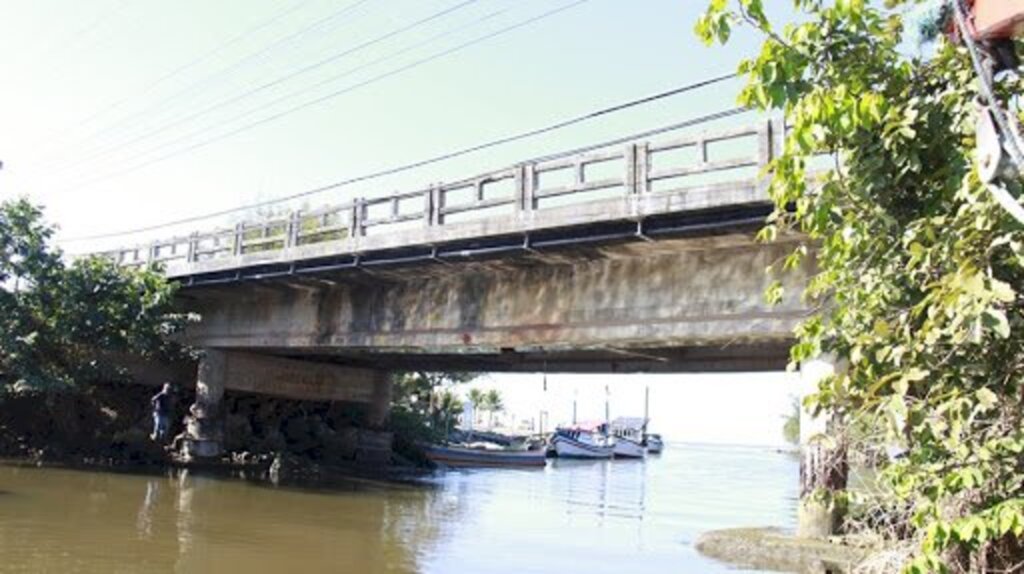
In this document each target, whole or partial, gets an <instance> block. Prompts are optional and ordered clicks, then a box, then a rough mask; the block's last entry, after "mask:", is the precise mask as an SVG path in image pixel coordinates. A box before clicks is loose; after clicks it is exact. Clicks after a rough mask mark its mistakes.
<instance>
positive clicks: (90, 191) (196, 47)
mask: <svg viewBox="0 0 1024 574" xmlns="http://www.w3.org/2000/svg"><path fill="white" fill-rule="evenodd" d="M705 5H706V1H705V0H632V1H625V0H585V1H582V2H577V1H576V0H218V1H216V2H210V1H208V0H179V1H176V2H169V1H166V0H163V1H161V0H39V1H35V2H16V1H14V0H3V2H2V3H0V53H2V54H4V58H3V65H2V68H0V74H2V80H0V85H2V88H0V160H2V161H3V162H4V164H5V167H4V169H3V170H2V171H0V197H10V196H13V195H28V196H30V197H31V198H32V199H34V200H35V201H37V202H40V203H42V204H44V205H45V206H46V208H47V213H48V216H49V217H50V219H51V220H52V221H54V222H56V223H57V224H59V226H60V237H62V238H69V237H75V236H81V235H88V234H95V233H104V232H110V231H116V230H120V229H124V228H126V227H137V226H141V225H148V224H154V223H160V222H163V221H167V220H169V219H177V218H181V217H187V216H192V215H196V214H200V213H204V212H208V211H213V210H219V209H224V208H231V207H235V206H239V205H244V204H246V202H252V201H255V200H263V199H270V198H273V197H275V196H281V195H285V194H290V193H294V192H297V191H302V190H304V189H308V188H312V187H317V186H320V185H323V184H326V183H330V182H333V181H337V180H339V179H343V178H347V177H351V176H354V175H359V174H363V173H366V172H370V171H374V170H377V169H381V168H385V167H389V166H393V165H397V164H401V163H404V162H410V161H415V160H418V159H422V158H425V157H429V156H432V155H435V154H438V153H442V152H445V151H449V150H452V149H454V148H459V147H463V146H468V145H472V144H476V143H479V142H481V141H485V140H489V139H493V138H497V137H501V136H505V135H508V134H511V133H516V132H519V131H522V130H527V129H531V128H535V127H539V126H542V125H546V124H548V123H551V122H554V121H558V120H562V119H566V118H567V117H571V116H575V115H578V114H582V113H586V112H589V111H592V110H594V109H597V108H601V107H604V106H607V105H611V104H615V103H618V102H622V101H626V100H630V99H633V98H637V97H641V96H645V95H649V94H652V93H656V92H660V91H663V90H666V89H671V88H674V87H677V86H681V85H684V84H687V83H690V82H694V81H698V80H701V79H705V78H708V77H711V76H716V75H720V74H722V73H725V72H727V71H731V70H733V69H734V68H735V64H736V62H737V61H738V60H739V59H740V58H741V57H742V56H744V55H747V54H749V53H750V52H751V51H752V50H753V49H754V48H755V46H756V42H757V38H755V37H752V36H750V35H743V34H741V35H739V36H738V37H737V38H736V40H735V41H734V42H732V43H731V44H730V45H729V46H728V47H725V48H722V47H715V48H707V47H704V46H703V45H702V44H700V43H699V42H698V41H697V39H696V38H695V37H694V35H693V32H692V30H693V24H694V21H695V19H696V17H697V15H698V14H699V13H700V12H701V10H703V8H704V7H705ZM563 7H564V8H565V9H564V10H563V11H561V12H558V13H556V14H554V15H551V16H550V17H546V18H544V19H541V20H538V21H536V22H533V23H530V24H524V25H523V26H522V27H519V28H516V29H513V30H510V31H508V32H505V33H503V34H501V35H499V36H497V37H494V38H492V39H489V40H485V41H481V42H479V43H476V44H473V45H471V46H468V47H466V48H461V49H457V50H455V51H453V52H451V53H449V54H447V55H443V56H439V57H437V58H436V59H433V60H431V61H428V62H426V63H423V64H421V65H417V64H416V63H417V62H419V61H421V60H424V59H428V58H432V57H434V56H435V55H438V54H442V53H443V52H445V51H446V50H449V49H453V48H455V47H457V46H460V45H462V44H464V43H466V42H470V41H472V40H473V39H474V38H478V37H481V36H483V35H486V34H488V33H492V32H496V31H500V30H503V29H505V28H507V27H509V26H513V25H516V24H518V23H522V22H525V21H527V20H528V19H530V18H534V17H536V16H538V15H541V14H545V13H547V12H549V11H552V10H555V9H558V8H563ZM773 7H774V6H773ZM321 62H322V63H321ZM407 66H414V67H409V68H408V69H404V70H403V68H405V67H407ZM307 68H308V69H307ZM378 78H379V79H378ZM737 88H738V83H736V82H732V83H728V84H719V85H717V86H715V87H713V88H707V89H702V90H698V91H695V92H691V93H689V94H686V95H683V96H678V97H675V98H671V99H668V100H662V101H660V102H657V103H653V104H651V105H648V106H644V107H642V108H640V109H634V110H630V111H628V112H624V113H621V114H616V115H614V116H608V117H605V118H602V119H600V120H598V121H595V122H592V123H587V124H584V125H579V126H575V127H573V128H571V129H566V130H562V131H559V132H557V133H554V134H549V135H546V136H543V137H538V138H534V139H531V140H528V141H523V142H518V143H516V144H514V145H509V146H505V147H501V148H498V149H492V150H488V151H486V152H483V153H480V154H476V155H472V156H468V157H463V158H460V159H458V160H453V161H449V162H446V163H443V164H439V165H433V166H430V167H428V168H424V169H421V170H417V171H416V172H414V173H407V174H403V175H401V176H395V177H391V178H388V179H384V180H378V181H375V182H373V183H371V184H366V185H360V186H356V187H351V188H344V189H338V190H334V191H331V192H329V193H325V194H322V195H320V196H317V197H315V198H312V199H310V200H308V202H307V204H308V205H312V206H318V205H322V204H327V203H337V202H342V201H349V200H350V199H351V198H352V197H354V196H357V195H364V196H372V195H382V194H387V193H390V192H392V191H395V190H398V189H409V188H413V187H418V186H421V185H423V184H425V183H430V182H437V181H444V180H451V179H459V178H462V177H465V176H469V175H472V174H474V173H478V172H482V171H486V170H488V169H491V168H497V167H502V166H504V165H507V164H511V163H513V162H515V161H516V160H519V159H522V158H524V157H529V156H533V155H538V154H543V153H547V152H554V151H559V150H562V149H566V148H570V147H574V146H577V145H581V144H588V143H592V142H594V141H597V140H601V139H605V138H614V137H618V136H621V135H625V134H629V133H631V132H636V131H640V130H644V129H648V128H652V127H657V126H660V125H664V124H666V123H670V122H678V121H681V120H684V119H687V118H692V117H696V116H700V115H703V114H707V113H710V112H714V111H719V110H723V109H727V108H731V107H733V106H734V105H735V93H736V90H737ZM335 92H343V93H341V94H340V95H337V96H334V97H327V96H328V95H329V94H332V93H335ZM321 97H323V98H326V99H324V100H323V101H322V102H320V103H315V104H314V103H312V102H313V101H314V100H316V99H318V98H321ZM306 104H308V107H305V108H304V109H302V110H301V111H297V112H290V113H286V112H288V111H289V110H290V109H292V108H295V107H297V106H302V105H306ZM276 114H283V115H281V117H279V118H277V119H272V116H274V115H276ZM748 119H749V118H748ZM737 121H739V120H737ZM253 122H264V123H262V124H261V125H259V126H257V127H252V128H249V127H248V126H249V124H251V123H253ZM235 131H237V133H232V132H235ZM228 223H230V218H222V219H220V220H213V221H209V222H205V223H203V224H202V225H199V226H189V227H186V228H179V229H171V230H164V231H161V232H160V233H158V234H156V235H162V236H167V235H177V234H183V233H187V232H190V231H193V230H195V229H194V228H196V227H200V228H208V227H213V226H218V225H225V224H228ZM152 238H153V236H152V235H149V236H146V235H144V236H139V237H130V238H123V239H118V240H115V241H113V242H107V243H96V242H92V243H84V244H83V243H76V244H66V245H65V246H66V248H67V249H68V250H69V251H70V252H78V251H84V250H90V249H97V248H103V247H107V246H113V244H125V243H129V244H130V243H135V242H142V241H145V240H148V239H152ZM536 378H537V379H538V382H536V384H535V385H534V386H538V385H539V384H540V383H539V375H538V376H537V377H536ZM512 379H515V380H514V381H513V380H512ZM521 379H522V376H515V377H511V376H509V377H506V376H495V377H494V379H493V381H494V382H500V381H504V382H507V383H509V384H503V385H502V388H507V389H510V390H509V392H508V393H507V395H508V397H509V400H510V401H511V402H513V403H515V404H516V405H519V404H522V405H523V406H522V407H519V406H516V409H517V410H524V411H526V410H531V409H532V410H537V408H535V407H529V406H528V405H529V404H530V403H531V401H532V402H534V403H536V402H538V400H541V399H545V395H542V396H541V397H540V399H537V397H536V396H534V395H536V393H533V394H531V393H530V392H528V391H525V390H522V389H523V388H524V387H525V386H526V385H520V384H519V383H520V382H521ZM552 380H553V381H555V382H554V383H553V385H554V386H556V387H558V388H561V389H562V390H563V391H564V392H563V393H562V395H561V396H560V397H559V398H557V399H553V398H552V399H550V400H551V403H552V405H554V406H552V407H551V408H550V409H549V410H552V411H555V410H557V408H559V407H557V405H555V403H557V404H559V405H561V407H560V408H563V409H564V408H570V409H571V399H570V400H568V401H566V395H565V393H566V392H569V393H570V395H571V392H570V391H565V389H567V388H569V387H570V386H571V387H573V388H579V389H580V391H579V393H580V395H581V396H586V397H592V396H594V395H596V396H597V397H598V398H597V399H596V401H597V402H596V403H594V404H591V403H593V401H589V399H588V401H589V402H587V403H586V406H585V407H584V406H583V404H582V403H581V409H584V408H585V409H586V411H587V413H588V414H587V416H588V417H589V416H591V415H600V414H602V413H603V409H604V407H603V395H604V392H603V387H604V383H603V382H598V383H594V382H593V381H595V380H597V381H604V380H605V379H603V378H598V377H585V378H584V377H572V376H565V377H552ZM609 380H610V379H609ZM513 382H515V383H516V384H514V385H513V384H512V383H513ZM647 382H650V383H651V388H652V400H653V402H654V404H655V408H654V411H653V413H652V415H653V418H654V420H655V423H654V427H655V428H656V429H660V430H663V431H664V432H665V433H666V434H669V435H671V436H672V437H673V438H679V439H685V440H701V441H720V442H744V443H776V442H778V440H779V438H778V427H779V426H780V424H781V422H780V420H779V417H780V416H781V415H782V414H783V413H785V411H786V409H787V406H788V395H789V393H790V391H789V388H790V386H789V384H788V383H787V382H786V379H785V378H784V377H781V376H775V375H753V374H752V375H742V376H741V375H729V376H674V377H661V378H659V377H642V378H641V377H635V378H631V377H620V378H617V379H615V383H614V384H613V387H612V392H613V411H614V412H616V413H619V414H639V413H640V411H641V410H642V396H643V385H642V384H637V383H647ZM620 383H621V384H626V383H629V384H628V385H627V386H622V387H621V388H620ZM531 384H532V383H531ZM595 385H596V386H595ZM511 389H516V390H515V391H512V390H511ZM593 389H597V390H593ZM553 395H554V392H549V393H548V394H547V395H546V396H548V397H549V398H550V396H553ZM535 399H536V400H535ZM655 399H656V400H655ZM638 401H639V402H638ZM595 404H596V405H597V406H594V405H595ZM591 411H593V412H591ZM563 412H564V411H563ZM553 416H554V415H553Z"/></svg>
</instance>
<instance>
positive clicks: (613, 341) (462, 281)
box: [183, 238, 810, 371]
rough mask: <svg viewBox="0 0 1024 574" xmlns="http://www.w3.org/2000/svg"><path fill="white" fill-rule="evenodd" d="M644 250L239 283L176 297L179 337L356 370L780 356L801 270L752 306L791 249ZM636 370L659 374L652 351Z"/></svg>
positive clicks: (798, 306)
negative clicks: (545, 359) (515, 358)
mask: <svg viewBox="0 0 1024 574" xmlns="http://www.w3.org/2000/svg"><path fill="white" fill-rule="evenodd" d="M649 245H650V247H648V248H647V249H646V250H645V249H643V248H641V247H638V246H636V245H634V246H631V247H630V250H629V251H628V252H624V253H621V254H619V256H616V257H593V258H587V257H576V258H570V259H566V258H558V259H553V260H550V261H544V260H538V258H539V257H541V256H534V257H532V258H531V260H530V261H529V262H520V263H519V264H516V263H515V261H514V260H512V261H511V262H510V263H509V264H508V265H505V266H502V267H495V266H486V265H474V264H469V263H466V264H453V265H447V266H445V273H444V274H429V275H425V274H423V273H422V272H419V271H418V270H417V268H414V267H410V268H407V271H406V274H405V275H402V274H400V273H397V272H395V273H392V274H390V275H389V277H379V276H368V275H360V274H357V273H351V274H348V275H344V276H335V277H334V282H333V283H325V284H323V285H321V286H319V287H316V288H309V287H304V288H294V287H289V286H288V285H287V284H286V283H284V282H282V283H281V285H282V287H283V288H282V289H254V288H250V285H251V284H250V283H239V284H234V285H232V287H231V289H224V288H222V289H211V290H208V291H205V290H202V289H194V290H188V295H189V299H188V300H184V301H183V303H184V304H185V305H186V306H187V307H188V309H189V310H190V311H195V312H197V313H199V314H200V315H201V316H202V318H203V319H202V322H200V323H199V324H197V325H194V326H192V327H190V328H189V330H188V332H187V333H186V339H187V341H188V342H189V343H190V344H192V345H194V346H197V347H214V348H222V349H236V350H248V351H255V352H261V351H262V352H276V353H281V352H282V351H284V352H285V353H287V354H294V355H297V356H301V355H306V356H329V355H331V354H332V352H333V353H337V354H338V355H339V356H348V357H351V356H352V355H353V354H360V353H363V356H364V358H365V359H366V361H365V362H364V364H367V365H372V364H373V358H374V357H375V356H377V357H379V356H381V355H382V354H392V355H404V356H407V357H410V358H413V357H417V356H419V357H430V356H434V357H437V356H441V355H451V356H461V357H466V358H467V359H479V360H478V361H476V364H477V365H478V366H479V367H480V368H482V369H483V370H489V367H494V369H495V370H502V365H507V361H505V360H502V359H493V360H492V358H496V357H501V356H502V355H504V356H505V357H506V358H507V357H508V356H509V353H522V354H532V355H537V354H559V353H566V352H572V351H588V352H598V353H602V357H601V358H597V357H595V360H596V361H601V360H603V361H604V362H603V364H606V365H614V364H617V363H619V362H621V363H622V364H628V365H631V366H630V367H628V369H629V370H645V369H643V368H638V367H635V366H634V365H637V364H638V359H639V358H641V357H640V355H641V354H642V355H651V351H652V350H658V349H676V350H679V349H694V348H702V347H705V348H707V347H710V348H716V349H720V350H723V352H724V353H725V354H721V353H720V354H717V355H716V357H717V358H716V363H718V364H721V365H723V369H726V370H736V369H735V368H734V367H730V365H732V364H734V363H730V362H729V361H728V360H723V359H728V356H727V355H728V353H729V351H730V350H731V349H735V351H734V352H733V355H736V357H737V358H742V357H740V355H742V354H746V353H748V352H749V350H750V349H751V348H752V347H757V346H758V345H763V346H765V347H766V348H770V349H784V345H785V344H786V343H788V342H789V341H790V340H791V339H792V330H793V328H794V326H795V325H796V324H797V323H798V322H799V321H800V320H801V319H802V318H803V317H805V316H806V313H807V310H806V307H805V306H804V305H803V303H802V302H801V301H800V300H799V298H798V296H797V294H798V293H799V292H800V291H801V290H802V289H801V288H802V283H803V281H804V280H805V279H804V278H805V277H807V276H808V274H809V271H810V269H809V268H808V269H805V270H804V271H805V273H803V274H801V273H789V274H787V275H785V276H783V277H782V279H783V280H784V281H785V282H786V286H787V297H786V299H785V300H784V301H783V302H782V304H780V305H778V306H769V305H767V304H766V303H765V302H764V297H763V293H764V290H765V288H766V287H767V286H768V284H769V282H770V281H771V278H770V277H768V276H767V275H766V273H765V269H766V268H767V267H768V266H770V265H771V264H773V263H774V262H776V261H778V260H780V259H781V258H782V257H784V256H785V255H786V254H788V253H789V252H790V251H791V250H792V248H793V245H792V244H787V243H778V244H771V245H763V244H757V243H753V242H752V241H750V240H749V238H748V240H747V242H746V243H744V244H739V245H735V244H734V245H731V246H728V247H715V246H711V247H707V248H704V249H693V248H690V249H678V250H671V249H667V248H666V247H667V246H666V244H665V243H652V244H649ZM808 265H810V263H808ZM638 353H639V354H638ZM779 355H780V356H779V357H778V358H777V359H775V358H769V360H765V358H764V357H760V358H759V360H758V361H757V362H756V363H755V365H754V366H756V365H757V364H762V365H766V366H768V367H771V368H773V369H774V368H777V366H778V365H779V364H781V363H783V362H784V360H785V353H784V352H780V353H779ZM676 356H677V357H679V358H680V359H681V361H682V362H680V363H678V364H676V363H670V364H671V365H673V367H675V368H676V370H680V371H685V370H688V369H687V368H686V366H685V360H686V356H687V355H686V354H685V353H678V354H677V355H676ZM694 358H695V359H697V358H698V357H697V356H694ZM488 361H491V362H493V363H494V365H490V363H489V362H488ZM356 362H358V361H356ZM648 362H650V363H652V364H654V363H659V359H658V357H657V354H655V356H654V357H653V359H651V360H650V361H648ZM735 364H741V363H735ZM659 370H661V371H670V370H672V368H661V369H659ZM689 370H692V369H689Z"/></svg>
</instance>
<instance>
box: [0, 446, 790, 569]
mask: <svg viewBox="0 0 1024 574" xmlns="http://www.w3.org/2000/svg"><path fill="white" fill-rule="evenodd" d="M795 486H796V463H795V461H792V460H789V459H787V458H785V457H783V456H781V455H777V454H775V453H769V452H766V451H760V450H750V449H747V450H731V451H730V450H725V451H723V450H722V449H720V448H718V449H716V448H706V447H687V448H682V447H676V449H675V450H674V451H673V452H671V454H669V453H666V455H665V456H664V458H662V459H650V460H648V461H646V462H642V461H636V462H634V461H610V462H609V461H590V462H588V461H578V462H577V461H561V460H559V461H552V463H551V464H550V465H549V466H548V468H547V469H545V470H536V471H529V470H527V471H495V470H484V471H471V472H453V473H448V474H446V475H442V476H439V477H436V478H433V479H431V480H429V481H427V482H426V483H425V484H424V485H422V486H417V487H410V486H402V485H377V484H369V483H365V482H353V483H351V484H345V485H341V486H340V487H339V488H337V489H332V490H330V491H326V490H310V489H299V488H290V487H279V488H275V487H270V486H267V485H263V484H256V483H247V482H244V481H239V480H230V479H220V478H211V477H208V476H203V475H197V474H195V473H189V472H179V473H166V474H158V475H148V476H138V475H124V474H112V473H93V472H83V471H73V470H59V469H37V468H18V467H5V466H0V490H2V491H6V492H8V493H9V494H7V495H5V496H3V497H0V556H2V557H3V564H4V566H3V568H2V569H3V570H4V571H5V572H6V571H28V572H36V571H54V572H67V571H74V572H181V573H186V572H187V573H193V572H225V571H228V572H235V571H241V572H247V573H252V572H279V571H296V572H369V573H374V572H392V573H411V572H423V573H445V574H448V573H454V574H459V573H473V574H478V573H505V572H515V573H517V574H519V573H523V572H565V571H569V572H576V571H583V570H586V571H587V572H588V573H590V574H594V573H600V572H616V573H617V574H618V573H621V572H622V571H624V570H628V571H633V572H648V571H652V572H660V571H667V570H671V571H681V572H725V571H727V570H726V569H725V568H724V567H721V566H719V565H717V564H713V563H710V562H708V561H706V560H704V559H703V558H701V557H699V556H698V555H697V554H696V553H695V551H694V550H693V548H692V541H693V539H694V538H695V537H696V536H697V535H698V534H699V532H701V531H702V530H706V529H711V528H720V527H726V526H738V525H750V524H781V525H783V526H788V525H790V521H791V518H792V513H793V497H794V496H795Z"/></svg>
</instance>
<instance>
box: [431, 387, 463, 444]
mask: <svg viewBox="0 0 1024 574" xmlns="http://www.w3.org/2000/svg"><path fill="white" fill-rule="evenodd" d="M435 407H436V408H437V413H438V415H439V416H440V418H441V420H442V421H443V422H444V431H445V434H447V433H448V431H449V430H451V423H452V419H453V418H455V417H457V416H459V415H460V414H462V401H460V400H459V397H458V395H456V394H455V393H453V392H451V391H449V390H447V389H445V390H443V391H441V392H440V393H438V394H437V398H436V399H435Z"/></svg>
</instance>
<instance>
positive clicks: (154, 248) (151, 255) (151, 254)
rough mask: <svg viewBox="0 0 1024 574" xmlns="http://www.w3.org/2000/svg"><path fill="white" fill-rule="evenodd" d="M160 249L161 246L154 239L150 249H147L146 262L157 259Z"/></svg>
mask: <svg viewBox="0 0 1024 574" xmlns="http://www.w3.org/2000/svg"><path fill="white" fill-rule="evenodd" d="M159 249H160V247H159V246H158V245H157V242H156V241H153V243H150V244H149V249H148V250H147V251H146V263H152V262H154V261H156V258H157V252H158V250H159Z"/></svg>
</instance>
